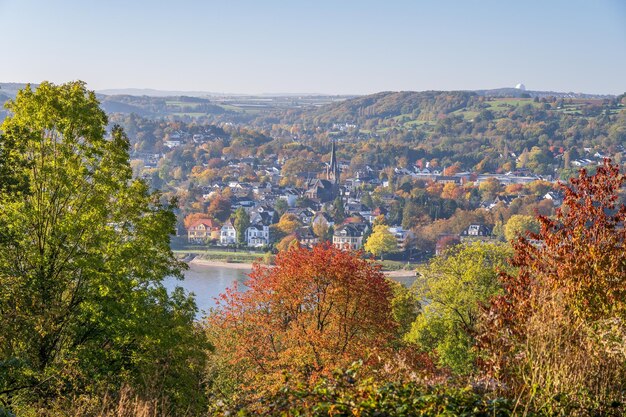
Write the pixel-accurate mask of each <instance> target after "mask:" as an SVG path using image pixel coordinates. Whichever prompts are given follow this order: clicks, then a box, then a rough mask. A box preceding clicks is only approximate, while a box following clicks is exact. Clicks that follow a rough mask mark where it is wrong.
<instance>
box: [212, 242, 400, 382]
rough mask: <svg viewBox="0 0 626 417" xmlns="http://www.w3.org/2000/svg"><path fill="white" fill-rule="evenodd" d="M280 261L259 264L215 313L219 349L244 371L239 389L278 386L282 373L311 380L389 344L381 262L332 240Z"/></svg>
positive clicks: (391, 329) (390, 324) (390, 325)
mask: <svg viewBox="0 0 626 417" xmlns="http://www.w3.org/2000/svg"><path fill="white" fill-rule="evenodd" d="M275 263H276V265H275V267H273V268H269V267H264V266H261V265H258V264H257V265H255V266H254V268H253V271H252V273H251V274H250V280H249V281H248V282H247V283H246V286H247V288H248V290H247V291H245V292H239V291H237V290H236V289H231V290H230V291H228V292H227V293H226V294H225V295H224V296H223V297H222V300H221V302H220V304H221V309H220V310H218V311H216V313H215V314H214V315H213V316H211V317H210V319H209V327H208V331H209V334H211V335H212V337H211V339H212V342H213V343H214V344H215V352H216V355H217V356H219V357H223V356H226V357H227V358H228V363H229V364H230V365H229V366H231V367H235V368H237V369H239V370H241V373H240V374H239V378H240V382H239V383H241V384H242V385H241V386H240V389H245V387H244V386H247V387H248V388H253V387H254V391H256V392H260V391H263V390H273V389H276V388H278V387H279V386H280V385H281V384H282V383H283V380H284V375H290V377H291V378H296V379H299V380H303V381H309V380H312V379H314V378H315V377H316V376H319V375H323V374H329V373H330V372H331V371H333V370H334V369H336V368H337V367H345V366H348V365H349V364H351V363H352V362H354V361H356V360H363V361H365V362H368V361H369V360H373V359H374V356H376V352H378V353H380V352H382V350H384V349H385V348H386V346H387V344H388V342H389V340H390V339H391V338H392V337H393V335H394V334H395V324H394V321H393V317H392V312H391V299H392V297H393V292H392V289H391V286H390V284H389V282H388V281H387V280H386V279H385V277H384V275H383V274H382V272H381V271H380V267H379V266H377V265H374V264H372V263H370V262H369V261H368V260H365V259H361V257H360V256H359V254H358V253H350V252H346V251H342V250H340V249H337V248H335V247H333V246H332V245H328V244H326V245H317V246H315V247H314V248H313V249H306V248H291V249H289V250H288V251H286V252H281V253H279V254H278V255H277V257H276V262H275ZM372 355H374V356H372ZM251 381H254V383H252V384H251V383H250V382H251ZM244 384H245V385H244Z"/></svg>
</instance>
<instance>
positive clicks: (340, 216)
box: [330, 197, 346, 224]
mask: <svg viewBox="0 0 626 417" xmlns="http://www.w3.org/2000/svg"><path fill="white" fill-rule="evenodd" d="M330 215H331V216H332V218H333V221H334V222H335V224H341V222H343V221H344V220H345V219H346V209H345V208H344V206H343V199H342V198H341V197H337V198H335V200H334V201H333V206H332V209H331V211H330Z"/></svg>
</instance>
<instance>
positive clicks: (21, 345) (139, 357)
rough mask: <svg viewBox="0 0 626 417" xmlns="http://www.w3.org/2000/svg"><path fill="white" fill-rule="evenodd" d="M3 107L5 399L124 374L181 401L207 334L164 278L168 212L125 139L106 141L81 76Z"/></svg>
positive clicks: (73, 389) (95, 386)
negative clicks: (135, 168)
mask: <svg viewBox="0 0 626 417" xmlns="http://www.w3.org/2000/svg"><path fill="white" fill-rule="evenodd" d="M8 109H9V111H10V115H9V116H8V117H7V118H6V119H5V121H4V123H3V125H2V128H1V129H0V130H1V131H2V132H3V133H2V135H1V136H0V153H2V154H3V156H4V155H9V156H10V158H7V159H5V158H0V160H2V161H3V162H2V163H3V164H4V163H8V164H9V165H8V167H9V168H10V171H11V172H7V171H5V170H1V172H0V175H2V177H0V184H3V186H2V187H1V189H0V207H2V209H1V210H0V287H1V288H2V291H1V292H0V364H1V365H0V366H1V367H2V371H0V402H2V403H4V402H5V401H6V400H7V399H8V400H13V401H14V403H16V404H22V405H23V404H29V403H37V402H39V404H41V405H45V404H48V403H49V402H50V400H54V399H62V398H64V397H65V398H69V397H78V396H79V395H81V394H82V393H83V392H85V391H86V390H91V391H92V392H96V391H97V390H99V389H101V388H102V387H110V388H112V389H116V388H115V387H117V388H118V389H119V387H120V385H121V384H123V383H124V384H129V385H130V386H131V387H133V388H134V389H136V390H137V392H138V393H139V394H141V395H143V394H145V393H147V392H149V391H152V392H155V391H156V392H162V393H163V395H165V396H167V397H168V398H169V400H170V401H171V403H172V404H173V405H174V406H175V405H176V403H177V402H178V401H184V400H183V398H185V393H186V394H189V393H190V390H194V389H197V388H198V384H199V381H200V375H199V372H198V371H199V369H201V368H202V367H203V364H202V363H203V357H204V356H203V354H202V351H201V350H199V349H198V346H201V345H202V344H203V343H205V342H202V338H200V337H199V333H198V332H197V330H196V329H195V327H194V325H193V320H194V315H195V311H196V309H195V305H194V303H193V300H191V299H189V298H187V297H186V296H184V295H183V293H182V291H180V290H179V291H176V292H175V293H174V294H172V295H171V296H168V293H167V291H166V290H165V288H164V286H163V284H162V280H163V278H164V277H166V276H171V275H173V276H181V269H182V268H183V266H184V265H183V264H181V263H179V262H177V261H176V260H175V258H174V256H173V254H172V252H171V250H170V248H169V236H170V234H171V233H172V232H173V231H174V225H175V221H176V219H175V217H174V214H173V212H172V210H171V208H172V207H171V206H170V205H169V204H167V203H164V202H161V199H160V195H159V194H155V193H151V192H150V191H149V187H148V185H147V184H146V183H145V182H143V181H141V180H137V179H133V178H132V172H131V168H130V165H129V162H128V149H129V142H128V139H127V137H126V136H125V134H124V132H123V131H122V130H121V128H119V127H114V128H113V129H112V131H111V136H110V138H106V139H105V128H106V127H107V117H106V115H105V113H104V112H103V111H102V110H101V109H100V108H99V107H98V102H97V100H96V97H95V94H94V93H93V92H88V91H87V90H86V89H85V85H84V83H82V82H73V83H68V84H64V85H60V86H55V85H53V84H50V83H48V82H43V83H42V84H41V85H40V86H39V87H38V88H37V90H36V91H33V90H32V89H31V88H30V87H28V86H27V87H26V88H25V89H24V90H22V91H20V92H19V93H18V94H17V97H16V98H15V100H14V101H12V102H10V103H9V104H8ZM198 367H199V368H198ZM7 397H9V398H7ZM186 398H187V399H188V400H189V399H190V398H193V397H192V396H191V395H189V396H187V397H186ZM194 401H195V400H193V401H191V400H190V401H189V403H187V404H181V403H178V405H180V406H181V407H185V408H186V407H190V406H192V403H193V402H194ZM34 407H38V406H37V405H35V406H34ZM37 410H39V409H38V408H37ZM33 413H35V414H39V411H38V412H33ZM33 413H30V414H33Z"/></svg>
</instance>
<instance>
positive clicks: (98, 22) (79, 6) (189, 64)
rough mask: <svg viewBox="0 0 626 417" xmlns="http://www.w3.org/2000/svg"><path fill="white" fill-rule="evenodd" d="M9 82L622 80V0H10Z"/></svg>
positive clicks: (4, 60)
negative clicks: (74, 80)
mask: <svg viewBox="0 0 626 417" xmlns="http://www.w3.org/2000/svg"><path fill="white" fill-rule="evenodd" d="M0 28H1V32H0V33H1V34H2V35H1V38H0V39H1V41H0V82H11V81H13V82H25V81H28V82H39V81H41V80H50V81H53V82H57V83H58V82H64V81H68V80H73V79H82V80H84V81H86V82H87V83H88V86H89V87H90V88H92V89H105V88H127V87H136V88H156V89H169V90H201V91H213V92H229V93H263V92H274V93H283V92H311V93H333V94H363V93H372V92H377V91H383V90H430V89H437V90H439V89H442V90H453V89H482V88H497V87H508V86H511V87H512V86H514V85H515V84H517V83H519V82H523V83H524V84H525V85H526V87H527V88H528V89H532V90H555V91H574V92H589V93H612V94H619V93H623V92H624V91H626V1H624V0H613V1H611V0H593V1H592V0H525V1H522V0H520V1H506V0H474V1H472V0H459V1H449V0H436V1H435V0H431V1H425V0H424V1H419V0H413V1H409V0H407V1H393V0H387V1H367V0H333V1H330V0H315V1H313V0H310V1H309V0H307V1H304V0H302V1H295V0H294V1H288V0H282V1H280V0H220V1H212V0H205V1H201V0H197V1H194V0H178V1H159V0H123V1H122V0H106V1H100V0H98V1H95V0H94V1H90V0H55V1H52V0H0Z"/></svg>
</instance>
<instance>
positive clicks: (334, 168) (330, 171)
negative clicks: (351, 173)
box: [326, 139, 340, 184]
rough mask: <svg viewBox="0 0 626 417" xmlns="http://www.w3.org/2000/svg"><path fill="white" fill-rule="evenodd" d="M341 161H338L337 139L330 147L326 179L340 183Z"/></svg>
mask: <svg viewBox="0 0 626 417" xmlns="http://www.w3.org/2000/svg"><path fill="white" fill-rule="evenodd" d="M339 173H340V170H339V163H338V162H337V155H336V153H335V140H334V139H333V144H332V146H331V149H330V163H329V164H328V168H327V169H326V179H327V180H329V181H332V182H333V184H339Z"/></svg>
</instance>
